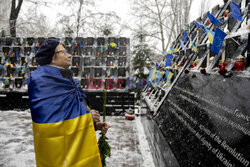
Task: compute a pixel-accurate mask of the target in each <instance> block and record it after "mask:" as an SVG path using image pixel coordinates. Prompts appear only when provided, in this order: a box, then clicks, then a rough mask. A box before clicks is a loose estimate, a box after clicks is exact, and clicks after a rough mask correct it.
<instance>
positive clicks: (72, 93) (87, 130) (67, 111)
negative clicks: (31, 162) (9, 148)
mask: <svg viewBox="0 0 250 167" xmlns="http://www.w3.org/2000/svg"><path fill="white" fill-rule="evenodd" d="M35 58H36V62H37V63H38V64H39V65H40V66H39V67H38V68H37V70H35V71H32V72H31V74H30V78H29V79H28V87H29V89H28V93H29V101H30V108H31V115H32V121H33V133H34V146H35V153H36V164H37V166H38V167H45V166H50V167H62V166H65V167H73V166H74V167H85V166H86V167H89V166H93V167H101V166H102V165H101V159H100V155H99V149H98V145H97V140H96V136H95V128H96V129H97V130H101V131H102V133H106V132H107V130H108V128H109V124H107V123H106V122H100V120H99V119H100V115H99V112H98V111H96V110H91V109H90V108H89V107H88V104H87V98H86V95H85V94H84V93H83V91H82V89H81V88H80V86H79V83H78V81H77V80H74V79H73V77H72V71H71V70H70V69H68V68H69V66H70V65H71V55H70V54H69V53H68V52H67V51H66V49H65V47H64V46H63V45H62V44H61V43H60V42H59V41H58V40H56V39H48V40H46V41H45V42H44V43H43V44H42V45H41V46H40V48H39V50H38V52H37V54H36V56H35Z"/></svg>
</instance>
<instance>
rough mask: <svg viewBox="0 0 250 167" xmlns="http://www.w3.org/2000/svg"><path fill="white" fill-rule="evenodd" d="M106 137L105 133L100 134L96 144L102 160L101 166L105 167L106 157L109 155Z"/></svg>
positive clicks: (109, 150)
mask: <svg viewBox="0 0 250 167" xmlns="http://www.w3.org/2000/svg"><path fill="white" fill-rule="evenodd" d="M107 140H108V138H107V137H106V136H105V135H103V134H102V135H101V137H100V138H99V140H98V146H99V151H100V156H101V160H102V166H103V167H106V158H107V157H110V156H111V147H110V145H109V143H108V142H107Z"/></svg>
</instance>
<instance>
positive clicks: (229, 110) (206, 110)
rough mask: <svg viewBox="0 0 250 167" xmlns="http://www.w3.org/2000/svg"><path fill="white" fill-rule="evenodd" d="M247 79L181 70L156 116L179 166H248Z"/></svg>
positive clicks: (249, 96)
mask: <svg viewBox="0 0 250 167" xmlns="http://www.w3.org/2000/svg"><path fill="white" fill-rule="evenodd" d="M249 83H250V78H249V77H238V76H235V75H234V76H233V77H231V78H224V77H223V76H218V75H202V74H200V73H192V72H191V73H189V74H183V76H182V77H181V78H180V79H179V81H178V82H177V84H176V85H175V86H174V87H173V89H172V90H171V91H170V94H169V95H168V98H167V99H166V100H165V101H164V103H163V105H162V106H161V108H160V110H159V114H158V115H157V117H155V118H154V119H155V121H156V123H157V124H158V126H159V128H160V130H161V131H162V133H163V135H164V137H165V139H166V141H167V143H168V144H169V147H170V148H171V150H172V152H173V153H174V155H175V158H176V159H177V161H178V163H179V165H180V166H203V167H211V166H217V167H219V166H227V167H239V166H243V167H247V166H249V163H250V113H249V111H250V89H249Z"/></svg>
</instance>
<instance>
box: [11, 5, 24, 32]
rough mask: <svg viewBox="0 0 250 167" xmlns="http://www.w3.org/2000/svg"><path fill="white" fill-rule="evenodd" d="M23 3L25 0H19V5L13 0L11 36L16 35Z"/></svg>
mask: <svg viewBox="0 0 250 167" xmlns="http://www.w3.org/2000/svg"><path fill="white" fill-rule="evenodd" d="M22 3H23V0H18V5H17V7H16V0H12V4H11V12H10V19H9V24H10V35H11V37H16V20H17V18H18V14H19V12H20V9H21V6H22Z"/></svg>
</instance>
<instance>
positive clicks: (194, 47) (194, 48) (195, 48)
mask: <svg viewBox="0 0 250 167" xmlns="http://www.w3.org/2000/svg"><path fill="white" fill-rule="evenodd" d="M191 44H192V47H193V50H194V52H197V47H196V46H195V44H194V43H193V42H192V41H191Z"/></svg>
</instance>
